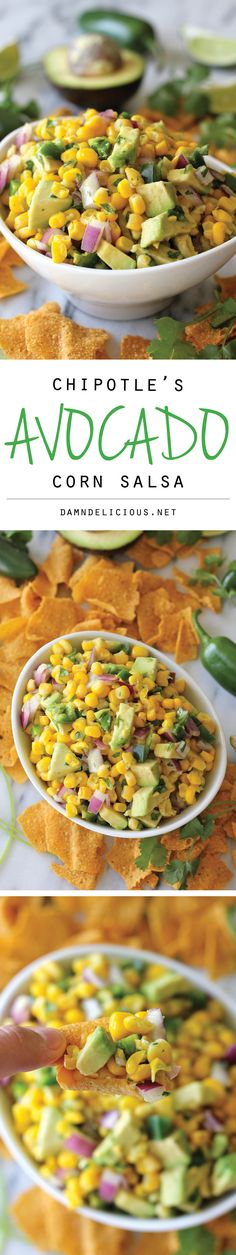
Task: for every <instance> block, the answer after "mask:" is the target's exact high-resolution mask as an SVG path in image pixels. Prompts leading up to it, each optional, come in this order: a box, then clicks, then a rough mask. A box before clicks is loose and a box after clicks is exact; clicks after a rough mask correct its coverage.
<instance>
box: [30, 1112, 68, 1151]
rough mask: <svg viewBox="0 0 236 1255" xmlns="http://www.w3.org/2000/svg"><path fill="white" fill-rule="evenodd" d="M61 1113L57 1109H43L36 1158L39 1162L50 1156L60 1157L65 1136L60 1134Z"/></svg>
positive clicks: (35, 1147) (35, 1149)
mask: <svg viewBox="0 0 236 1255" xmlns="http://www.w3.org/2000/svg"><path fill="white" fill-rule="evenodd" d="M59 1114H60V1113H59V1111H58V1108H57V1107H43V1111H42V1115H41V1117H40V1123H39V1126H38V1136H37V1142H36V1145H35V1146H34V1157H35V1159H38V1160H39V1161H41V1160H43V1159H46V1158H47V1156H48V1155H58V1153H59V1151H60V1150H61V1148H62V1146H63V1136H62V1135H61V1133H58V1127H57V1126H58V1121H59Z"/></svg>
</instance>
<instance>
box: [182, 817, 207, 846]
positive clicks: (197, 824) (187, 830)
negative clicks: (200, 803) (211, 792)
mask: <svg viewBox="0 0 236 1255" xmlns="http://www.w3.org/2000/svg"><path fill="white" fill-rule="evenodd" d="M214 823H215V821H214V817H213V815H206V816H205V818H204V816H203V819H190V820H189V823H188V824H184V826H183V828H182V836H183V837H201V839H202V841H207V840H208V837H211V834H212V832H213V828H214Z"/></svg>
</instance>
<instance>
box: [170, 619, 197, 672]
mask: <svg viewBox="0 0 236 1255" xmlns="http://www.w3.org/2000/svg"><path fill="white" fill-rule="evenodd" d="M198 650H199V640H198V635H197V631H196V628H195V627H194V623H193V619H192V611H191V606H186V607H185V609H184V610H182V612H181V619H180V623H179V628H178V634H177V640H176V646H175V657H176V662H177V663H181V662H187V661H188V662H190V661H191V659H194V658H197V655H198Z"/></svg>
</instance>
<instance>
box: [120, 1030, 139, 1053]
mask: <svg viewBox="0 0 236 1255" xmlns="http://www.w3.org/2000/svg"><path fill="white" fill-rule="evenodd" d="M118 1046H119V1050H123V1051H124V1054H125V1055H126V1058H127V1059H129V1056H130V1055H133V1053H134V1050H137V1049H138V1047H137V1037H135V1033H133V1034H131V1035H130V1037H121V1039H120V1041H119V1042H118Z"/></svg>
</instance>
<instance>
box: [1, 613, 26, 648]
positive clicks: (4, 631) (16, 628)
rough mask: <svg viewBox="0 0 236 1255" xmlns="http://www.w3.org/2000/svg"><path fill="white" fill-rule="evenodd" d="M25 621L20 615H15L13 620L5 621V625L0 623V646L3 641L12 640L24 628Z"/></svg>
mask: <svg viewBox="0 0 236 1255" xmlns="http://www.w3.org/2000/svg"><path fill="white" fill-rule="evenodd" d="M25 623H26V619H23V618H22V615H17V616H16V618H15V619H7V620H6V622H5V623H0V645H1V644H2V643H3V642H4V641H11V640H14V638H15V636H18V635H19V633H20V632H21V629H22V628H23V627H24V625H25Z"/></svg>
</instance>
